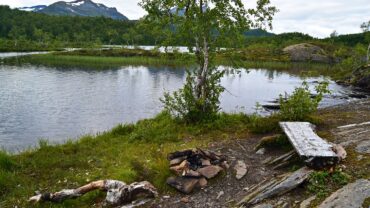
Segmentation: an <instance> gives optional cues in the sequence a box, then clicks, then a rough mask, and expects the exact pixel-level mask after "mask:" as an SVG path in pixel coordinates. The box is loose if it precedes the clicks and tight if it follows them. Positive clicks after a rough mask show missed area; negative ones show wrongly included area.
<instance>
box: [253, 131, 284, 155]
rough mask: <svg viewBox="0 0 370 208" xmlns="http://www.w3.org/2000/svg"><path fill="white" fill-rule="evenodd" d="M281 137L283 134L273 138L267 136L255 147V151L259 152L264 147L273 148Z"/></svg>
mask: <svg viewBox="0 0 370 208" xmlns="http://www.w3.org/2000/svg"><path fill="white" fill-rule="evenodd" d="M280 137H281V134H275V135H271V136H265V137H262V138H261V139H260V141H259V142H258V144H257V145H256V146H255V147H254V150H255V151H257V150H259V149H260V148H262V147H266V146H271V145H272V144H274V143H276V142H277V139H279V138H280Z"/></svg>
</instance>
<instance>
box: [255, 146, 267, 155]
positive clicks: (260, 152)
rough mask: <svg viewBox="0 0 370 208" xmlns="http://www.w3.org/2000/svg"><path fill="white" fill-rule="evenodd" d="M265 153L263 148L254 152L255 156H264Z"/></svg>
mask: <svg viewBox="0 0 370 208" xmlns="http://www.w3.org/2000/svg"><path fill="white" fill-rule="evenodd" d="M265 152H266V149H265V148H261V149H259V150H258V151H257V152H256V154H257V155H263V154H265Z"/></svg>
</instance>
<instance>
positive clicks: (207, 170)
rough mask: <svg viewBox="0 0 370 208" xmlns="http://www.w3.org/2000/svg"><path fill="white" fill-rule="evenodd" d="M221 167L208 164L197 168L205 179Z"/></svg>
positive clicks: (214, 174)
mask: <svg viewBox="0 0 370 208" xmlns="http://www.w3.org/2000/svg"><path fill="white" fill-rule="evenodd" d="M222 170H223V169H222V168H221V167H220V166H217V165H210V166H206V167H204V168H199V169H198V172H199V173H200V174H202V175H203V176H204V177H206V178H207V179H210V178H213V177H215V176H216V175H217V174H218V173H219V172H220V171H222Z"/></svg>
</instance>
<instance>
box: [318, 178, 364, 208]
mask: <svg viewBox="0 0 370 208" xmlns="http://www.w3.org/2000/svg"><path fill="white" fill-rule="evenodd" d="M369 197H370V181H369V180H365V179H359V180H357V181H355V182H354V183H350V184H348V185H346V186H344V187H343V188H341V189H339V190H338V191H336V192H334V193H333V194H332V195H331V196H329V197H328V198H327V199H325V201H324V202H323V203H322V204H321V205H320V206H319V208H331V207H352V208H361V207H362V204H363V202H364V201H365V199H367V198H369Z"/></svg>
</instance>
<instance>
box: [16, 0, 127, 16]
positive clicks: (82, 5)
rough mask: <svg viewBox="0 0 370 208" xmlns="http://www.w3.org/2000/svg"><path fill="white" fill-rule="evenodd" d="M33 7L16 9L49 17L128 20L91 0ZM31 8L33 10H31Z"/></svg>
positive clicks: (77, 0)
mask: <svg viewBox="0 0 370 208" xmlns="http://www.w3.org/2000/svg"><path fill="white" fill-rule="evenodd" d="M42 7H43V6H35V7H23V8H18V9H20V10H25V11H34V12H39V13H44V14H49V15H66V16H85V17H98V16H104V17H110V18H112V19H118V20H128V18H127V17H126V16H124V15H123V14H121V13H119V12H118V11H117V9H116V8H114V7H107V6H105V5H104V4H98V3H94V2H93V1H91V0H75V1H72V2H65V1H58V2H55V3H53V4H51V5H49V6H45V7H44V8H42ZM32 8H35V9H33V10H32Z"/></svg>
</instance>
